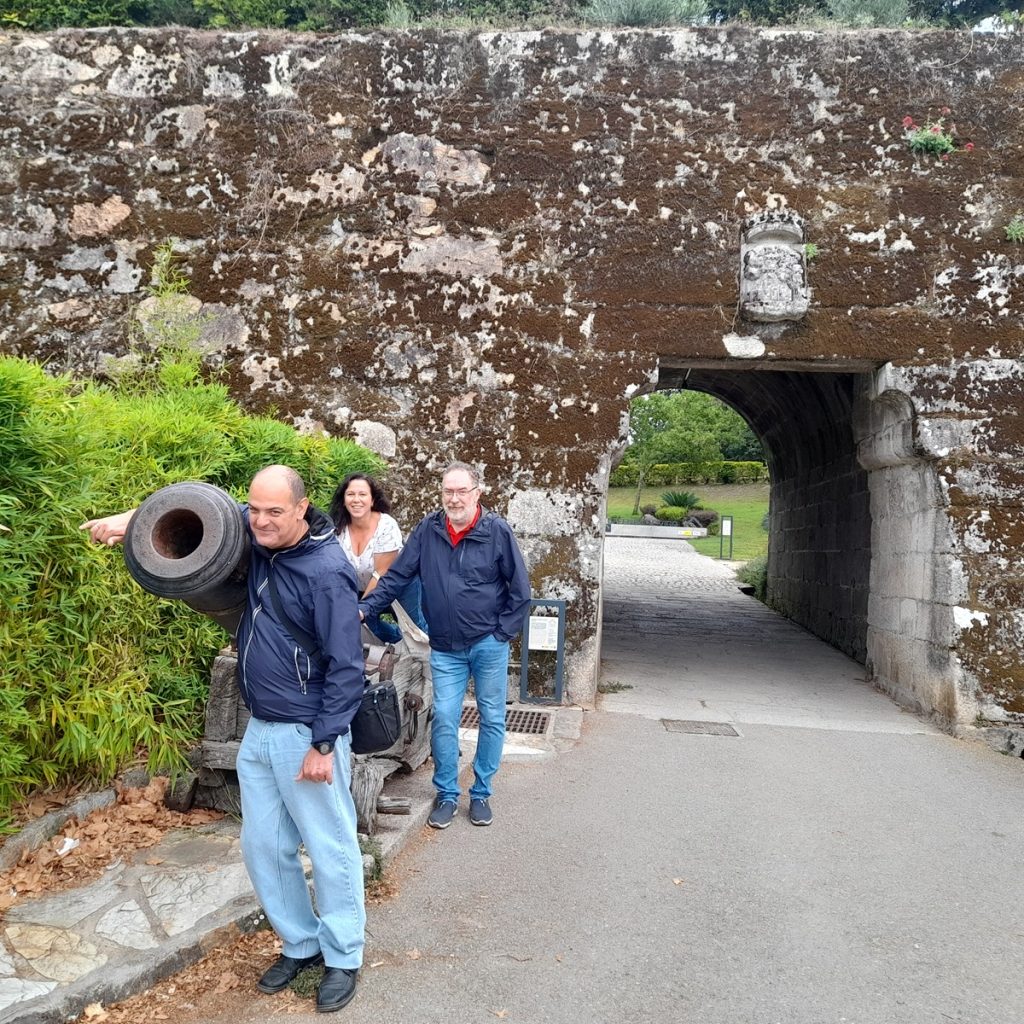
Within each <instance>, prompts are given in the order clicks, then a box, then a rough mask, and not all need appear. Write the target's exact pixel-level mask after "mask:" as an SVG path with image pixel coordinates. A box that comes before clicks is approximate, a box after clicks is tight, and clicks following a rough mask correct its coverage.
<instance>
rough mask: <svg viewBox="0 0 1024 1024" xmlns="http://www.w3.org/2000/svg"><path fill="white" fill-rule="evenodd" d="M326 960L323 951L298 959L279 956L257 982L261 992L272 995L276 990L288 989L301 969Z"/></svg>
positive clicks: (314, 965)
mask: <svg viewBox="0 0 1024 1024" xmlns="http://www.w3.org/2000/svg"><path fill="white" fill-rule="evenodd" d="M323 962H324V955H323V953H317V954H316V955H315V956H304V957H300V958H299V959H296V958H295V957H293V956H284V955H282V956H279V957H278V958H277V959H276V960H275V961H274V963H273V964H271V966H270V967H269V969H268V970H267V972H266V974H264V975H263V977H262V978H260V980H259V981H257V982H256V987H257V988H258V989H259V990H260V991H261V992H266V993H267V995H270V996H272V995H273V994H274V993H275V992H280V991H282V990H283V989H286V988H287V987H288V986H289V985H290V984H291V983H292V982H293V981H294V980H295V979H296V978H297V977H298V975H299V971H303V970H305V969H306V968H307V967H316V965H317V964H322V963H323Z"/></svg>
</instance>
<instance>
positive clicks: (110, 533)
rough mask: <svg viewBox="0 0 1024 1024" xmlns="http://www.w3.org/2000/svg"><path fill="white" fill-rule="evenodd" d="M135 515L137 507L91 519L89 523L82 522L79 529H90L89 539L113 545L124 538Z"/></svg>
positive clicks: (97, 542) (109, 545)
mask: <svg viewBox="0 0 1024 1024" xmlns="http://www.w3.org/2000/svg"><path fill="white" fill-rule="evenodd" d="M133 515H135V509H133V508H132V509H129V510H128V511H127V512H120V513H118V514H117V515H116V516H105V517H104V518H103V519H90V520H89V521H88V522H87V523H82V525H81V526H79V529H80V530H88V531H89V539H90V540H92V541H94V542H95V543H96V544H106V545H107V546H108V547H113V546H114V545H115V544H120V543H121V542H122V541H123V540H124V535H125V532H126V531H127V529H128V524H129V523H130V522H131V521H132V516H133Z"/></svg>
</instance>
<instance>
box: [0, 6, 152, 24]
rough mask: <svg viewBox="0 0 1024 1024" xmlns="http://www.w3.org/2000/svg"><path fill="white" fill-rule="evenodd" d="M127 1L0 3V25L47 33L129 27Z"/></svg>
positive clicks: (130, 20)
mask: <svg viewBox="0 0 1024 1024" xmlns="http://www.w3.org/2000/svg"><path fill="white" fill-rule="evenodd" d="M129 7H130V4H129V0H0V24H7V25H13V26H17V27H18V28H28V29H34V30H36V31H48V30H50V29H55V28H98V27H101V26H104V25H131V24H132V20H133V19H132V17H131V14H130V12H129Z"/></svg>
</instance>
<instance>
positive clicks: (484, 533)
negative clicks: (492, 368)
mask: <svg viewBox="0 0 1024 1024" xmlns="http://www.w3.org/2000/svg"><path fill="white" fill-rule="evenodd" d="M480 489H481V484H480V474H479V473H478V472H477V470H476V469H474V468H473V467H472V466H470V465H467V464H466V463H465V462H453V463H452V464H451V465H450V466H448V468H447V469H446V470H445V471H444V475H443V477H442V483H441V503H442V505H443V507H444V510H443V511H438V512H432V513H430V515H428V516H426V517H425V518H424V519H423V520H422V521H421V522H420V523H419V524H418V525H417V527H416V528H415V529H414V530H413V532H412V533H411V534H410V535H409V539H408V540H407V541H406V544H405V547H404V548H402V551H401V553H400V554H399V556H398V558H397V559H395V561H394V562H393V563H392V564H391V567H390V568H389V569H388V571H387V573H386V574H385V575H384V576H382V577H381V579H380V582H379V583H378V584H377V586H376V588H375V589H374V590H373V591H372V593H371V594H370V595H369V597H367V598H366V600H365V601H362V602H361V603H360V605H359V610H360V613H361V614H366V615H368V614H370V613H374V612H376V613H379V612H381V611H383V610H384V609H385V608H387V607H388V605H390V604H391V602H392V601H393V600H394V599H395V597H396V595H398V594H400V593H401V592H402V590H403V589H404V587H405V586H406V585H407V584H408V583H409V581H410V580H411V579H412V578H413V577H414V576H416V575H419V577H420V581H421V583H422V585H423V614H424V616H425V617H426V620H427V629H428V632H429V634H430V671H431V676H432V677H433V688H434V721H433V725H432V727H431V740H430V749H431V754H432V755H433V758H434V788H435V789H436V790H437V797H436V799H435V802H434V809H433V811H432V812H431V815H430V818H429V819H428V822H427V823H428V824H429V825H430V826H432V827H433V828H447V827H448V826H449V825H450V824H451V822H452V818H454V817H455V815H456V814H457V813H458V807H459V796H460V795H461V790H460V789H459V782H458V770H459V721H460V720H461V717H462V702H463V700H464V699H465V696H466V687H467V684H468V682H469V678H470V676H472V677H473V692H474V695H475V697H476V706H477V710H478V711H479V713H480V732H479V737H478V739H477V747H476V756H475V757H474V760H473V772H474V778H473V785H472V787H471V788H470V790H469V820H470V821H471V822H472V823H473V824H474V825H490V823H491V821H492V814H491V807H490V796H491V781H492V779H493V778H494V774H495V772H497V770H498V765H499V763H500V762H501V751H502V747H503V746H504V742H505V701H506V696H507V692H508V655H509V642H510V641H511V640H512V638H513V637H514V636H515V635H516V634H517V633H518V632H519V631H520V630H521V629H522V628H523V623H524V621H525V619H526V615H527V612H528V611H529V607H530V578H529V575H528V574H527V572H526V566H525V564H524V563H523V556H522V554H521V553H520V551H519V546H518V544H516V539H515V537H514V536H513V534H512V530H511V528H510V527H509V525H508V523H506V522H505V520H504V519H502V518H501V517H500V516H498V515H496V514H495V513H494V512H489V511H488V510H487V509H485V508H483V507H482V506H481V505H480Z"/></svg>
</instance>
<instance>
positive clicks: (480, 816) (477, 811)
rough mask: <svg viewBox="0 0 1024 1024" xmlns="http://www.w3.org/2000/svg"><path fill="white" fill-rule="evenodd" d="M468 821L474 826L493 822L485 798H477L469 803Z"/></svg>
mask: <svg viewBox="0 0 1024 1024" xmlns="http://www.w3.org/2000/svg"><path fill="white" fill-rule="evenodd" d="M469 820H470V821H471V822H472V823H473V824H474V825H490V823H491V822H492V821H493V820H494V816H493V815H492V814H491V805H490V804H489V803H488V802H487V800H486V798H484V797H482V796H478V797H474V798H473V799H472V800H470V801H469Z"/></svg>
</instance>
